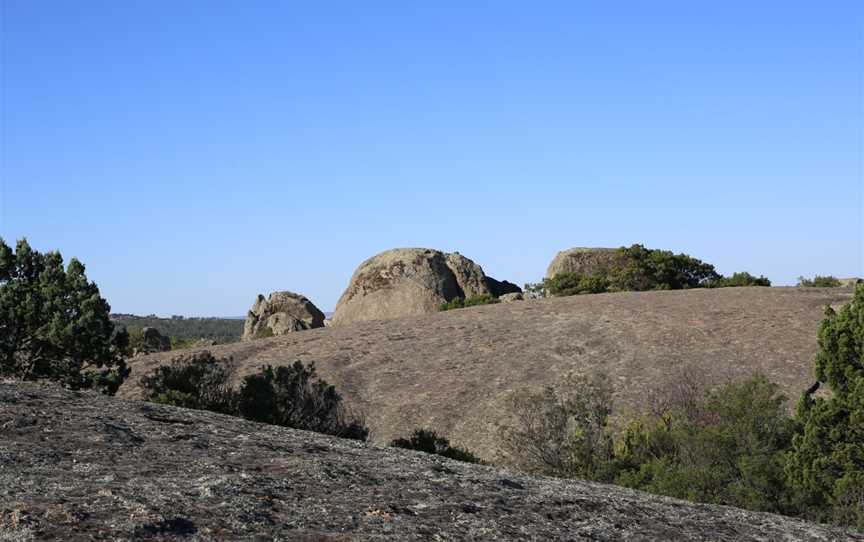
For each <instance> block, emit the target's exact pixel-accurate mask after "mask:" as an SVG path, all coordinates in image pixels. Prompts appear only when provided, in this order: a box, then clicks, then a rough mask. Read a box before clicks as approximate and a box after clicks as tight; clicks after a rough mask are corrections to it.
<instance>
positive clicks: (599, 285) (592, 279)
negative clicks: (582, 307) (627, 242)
mask: <svg viewBox="0 0 864 542" xmlns="http://www.w3.org/2000/svg"><path fill="white" fill-rule="evenodd" d="M543 289H544V290H546V292H548V294H549V295H551V296H555V297H561V296H568V295H577V294H600V293H603V292H608V291H609V279H608V278H607V277H606V273H605V272H599V273H594V274H591V275H584V274H580V273H559V274H557V275H555V276H554V277H552V278H551V279H548V280H546V281H544V282H543Z"/></svg>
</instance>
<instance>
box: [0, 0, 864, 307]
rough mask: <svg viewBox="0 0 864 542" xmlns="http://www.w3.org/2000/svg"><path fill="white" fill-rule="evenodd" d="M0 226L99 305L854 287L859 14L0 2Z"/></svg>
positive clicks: (858, 262) (862, 140) (851, 5)
mask: <svg viewBox="0 0 864 542" xmlns="http://www.w3.org/2000/svg"><path fill="white" fill-rule="evenodd" d="M0 10H2V11H0V40H2V55H0V62H2V64H0V72H2V73H0V75H2V96H0V103H2V109H0V138H2V139H0V236H2V237H3V238H4V239H6V241H7V242H12V241H14V240H15V239H17V238H19V237H21V236H27V237H28V238H29V239H30V241H31V244H33V245H34V246H35V247H37V248H38V249H40V250H49V249H59V250H60V251H61V252H62V253H63V255H64V256H65V257H67V258H68V257H71V256H77V257H78V258H79V259H81V260H82V261H83V262H84V263H85V264H86V265H87V269H88V274H89V276H90V277H91V278H93V279H94V280H96V282H97V283H98V284H99V285H100V288H101V290H102V293H103V295H105V297H106V298H108V300H109V302H110V303H111V304H112V307H113V309H114V310H115V311H118V312H132V313H144V314H147V313H157V314H166V315H167V314H185V315H242V314H244V313H245V311H246V310H247V309H248V307H249V306H250V305H251V304H252V301H253V299H254V297H255V295H257V294H258V293H259V292H261V293H267V292H269V291H272V290H280V289H289V290H294V291H298V292H302V293H303V294H305V295H307V296H309V297H310V298H311V299H312V300H313V301H314V302H315V303H316V304H317V305H319V307H321V308H322V309H325V310H330V309H332V308H333V307H334V305H335V303H336V300H337V299H338V297H339V295H340V294H341V292H342V290H343V289H344V288H345V286H346V285H347V283H348V280H349V278H350V276H351V273H352V272H353V270H354V268H355V267H356V266H357V264H359V263H360V262H361V261H362V260H364V259H365V258H367V257H369V256H371V255H373V254H375V253H377V252H379V251H381V250H385V249H388V248H393V247H399V246H422V247H431V248H439V249H442V250H446V251H453V250H458V251H459V252H461V253H463V254H465V255H466V256H468V257H470V258H472V259H474V260H475V261H476V262H478V263H479V264H481V265H482V266H483V268H484V269H485V270H486V272H487V274H490V275H492V276H494V277H496V278H499V279H507V280H510V281H513V282H517V283H520V284H521V283H523V282H525V281H534V280H536V279H539V278H540V277H541V276H542V275H543V272H544V270H545V267H546V265H547V264H548V262H549V260H550V259H551V258H552V257H553V256H554V254H555V253H556V252H557V251H558V250H561V249H563V248H567V247H570V246H621V245H629V244H631V243H635V242H641V243H643V244H645V245H647V246H649V247H656V248H667V249H671V250H675V251H676V252H686V253H689V254H691V255H692V256H695V257H698V258H700V259H703V260H705V261H708V262H711V263H713V264H715V265H716V266H717V268H718V270H719V271H720V272H723V273H731V272H734V271H738V270H748V271H750V272H753V273H756V274H765V275H767V276H768V277H769V278H771V279H772V281H774V282H775V284H790V283H794V281H795V277H797V276H798V275H808V276H809V275H813V274H816V273H820V274H834V275H838V276H852V275H859V276H860V275H864V218H862V217H864V195H862V184H864V167H862V164H864V155H862V144H864V137H862V131H864V91H862V89H864V85H862V80H864V3H862V2H858V1H856V2H852V1H850V2H839V1H820V2H815V1H809V2H794V1H776V2H775V1H759V2H753V1H746V2H745V1H741V2H737V1H724V2H692V1H666V0H659V1H643V2H639V1H629V2H624V1H614V0H613V1H596V2H588V1H585V2H444V1H436V2H377V1H370V2H347V1H346V2H327V1H322V2H305V3H300V2H281V1H280V2H265V1H239V0H237V1H218V0H207V1H203V0H202V1H187V0H171V1H166V0H146V1H144V0H140V1H136V0H129V1H124V2H115V1H109V0H105V1H95V0H74V1H48V0H0Z"/></svg>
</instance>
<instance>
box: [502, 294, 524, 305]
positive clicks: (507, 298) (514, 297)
mask: <svg viewBox="0 0 864 542" xmlns="http://www.w3.org/2000/svg"><path fill="white" fill-rule="evenodd" d="M498 299H500V300H501V303H513V302H514V301H522V300H523V299H525V297H524V296H523V295H522V294H521V293H518V292H515V293H512V294H504V295H502V296H501V297H499V298H498Z"/></svg>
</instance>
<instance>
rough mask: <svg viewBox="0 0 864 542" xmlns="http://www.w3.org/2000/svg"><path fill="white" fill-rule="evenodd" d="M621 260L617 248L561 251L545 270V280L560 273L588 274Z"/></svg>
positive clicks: (577, 248) (579, 248)
mask: <svg viewBox="0 0 864 542" xmlns="http://www.w3.org/2000/svg"><path fill="white" fill-rule="evenodd" d="M620 258H621V255H620V252H619V249H617V248H581V247H575V248H570V249H567V250H562V251H561V252H559V253H558V254H556V255H555V258H554V259H553V260H552V263H550V264H549V267H548V268H547V269H546V278H547V279H551V278H552V277H554V276H555V275H559V274H561V273H579V274H590V273H593V272H595V271H599V270H600V269H607V268H609V267H611V266H613V265H615V264H616V263H617V262H618V261H619V260H620Z"/></svg>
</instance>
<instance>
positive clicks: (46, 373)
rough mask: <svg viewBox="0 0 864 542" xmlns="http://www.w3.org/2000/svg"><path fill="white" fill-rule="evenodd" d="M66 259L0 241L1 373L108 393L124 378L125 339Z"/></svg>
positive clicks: (77, 265)
mask: <svg viewBox="0 0 864 542" xmlns="http://www.w3.org/2000/svg"><path fill="white" fill-rule="evenodd" d="M110 309H111V307H110V306H109V305H108V302H107V301H105V299H104V298H102V296H101V295H100V294H99V288H98V287H97V286H96V284H95V283H93V282H91V281H89V280H88V279H87V276H86V274H85V272H84V265H83V264H82V263H81V262H79V261H78V260H76V259H75V258H72V260H70V261H69V265H68V267H67V268H66V269H64V268H63V257H62V256H61V255H60V253H59V252H47V253H45V254H42V253H40V252H37V251H35V250H33V249H32V248H30V245H29V244H28V243H27V241H26V240H25V239H22V240H20V241H18V244H17V245H16V247H15V252H13V251H12V249H11V248H10V247H9V246H7V245H6V243H4V242H3V240H2V239H0V375H2V376H7V377H12V378H18V379H23V380H39V379H47V380H53V381H57V382H60V383H62V384H63V385H65V386H67V387H70V388H73V389H80V388H96V389H98V390H100V391H102V392H103V393H108V394H114V393H115V392H116V391H117V388H119V387H120V384H121V383H122V382H123V380H124V379H125V378H126V377H127V376H128V374H129V369H128V368H127V367H126V363H125V361H124V358H125V357H126V356H127V355H128V342H129V337H128V335H127V334H126V332H125V330H123V329H115V328H114V325H113V324H112V323H111V321H110V320H109V313H110Z"/></svg>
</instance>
